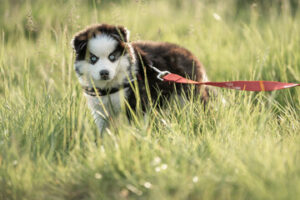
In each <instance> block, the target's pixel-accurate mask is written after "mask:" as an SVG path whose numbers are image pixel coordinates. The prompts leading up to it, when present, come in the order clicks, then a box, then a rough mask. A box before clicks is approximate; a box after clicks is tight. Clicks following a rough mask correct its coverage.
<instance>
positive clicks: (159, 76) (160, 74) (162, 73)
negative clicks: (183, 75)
mask: <svg viewBox="0 0 300 200" xmlns="http://www.w3.org/2000/svg"><path fill="white" fill-rule="evenodd" d="M167 74H171V72H169V71H160V72H159V73H158V75H157V77H156V78H158V79H159V80H161V81H163V80H164V79H163V78H162V77H164V76H165V75H167Z"/></svg>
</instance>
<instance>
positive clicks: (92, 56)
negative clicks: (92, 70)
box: [90, 54, 99, 64]
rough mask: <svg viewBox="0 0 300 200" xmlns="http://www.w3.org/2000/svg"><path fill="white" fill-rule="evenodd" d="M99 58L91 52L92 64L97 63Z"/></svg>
mask: <svg viewBox="0 0 300 200" xmlns="http://www.w3.org/2000/svg"><path fill="white" fill-rule="evenodd" d="M98 59H99V58H98V57H97V56H95V55H92V54H91V56H90V62H91V63H92V64H95V63H96V62H97V61H98Z"/></svg>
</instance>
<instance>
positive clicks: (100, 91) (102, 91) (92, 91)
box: [83, 83, 130, 97]
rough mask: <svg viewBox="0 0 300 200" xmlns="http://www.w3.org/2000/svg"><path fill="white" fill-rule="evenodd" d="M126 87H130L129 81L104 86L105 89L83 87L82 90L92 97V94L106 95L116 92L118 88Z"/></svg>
mask: <svg viewBox="0 0 300 200" xmlns="http://www.w3.org/2000/svg"><path fill="white" fill-rule="evenodd" d="M128 87H130V83H125V84H123V85H122V86H120V87H113V88H106V89H101V88H92V87H83V90H84V92H85V93H86V94H87V95H90V96H93V97H94V96H106V95H110V94H114V93H116V92H118V91H119V90H121V89H125V88H128Z"/></svg>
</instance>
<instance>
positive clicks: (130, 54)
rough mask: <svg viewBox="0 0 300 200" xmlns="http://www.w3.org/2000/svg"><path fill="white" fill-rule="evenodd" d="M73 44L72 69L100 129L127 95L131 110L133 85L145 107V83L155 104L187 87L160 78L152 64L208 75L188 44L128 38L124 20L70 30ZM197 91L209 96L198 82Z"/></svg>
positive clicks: (182, 72) (195, 77) (186, 73)
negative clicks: (73, 67)
mask: <svg viewBox="0 0 300 200" xmlns="http://www.w3.org/2000/svg"><path fill="white" fill-rule="evenodd" d="M72 45H73V48H74V50H75V52H76V60H75V64H74V66H75V71H76V73H77V76H78V79H79V82H80V84H81V85H82V87H83V88H84V91H85V95H86V97H87V101H88V105H89V107H90V109H91V111H92V114H93V116H94V118H95V122H96V124H97V126H98V128H99V130H100V132H102V131H103V129H104V128H105V126H106V122H107V119H108V118H109V117H112V116H113V115H115V114H118V113H119V111H120V110H121V107H122V104H123V103H124V102H125V101H127V102H128V104H127V106H128V105H129V106H130V107H131V109H132V110H135V109H136V106H137V99H136V94H135V92H134V88H133V85H135V86H136V85H137V86H138V91H139V92H138V93H139V95H140V101H141V107H142V109H143V110H146V108H147V106H149V95H148V94H147V89H146V88H147V87H146V84H147V83H148V85H149V91H150V95H151V99H152V101H158V102H157V103H158V105H161V104H163V102H164V101H166V100H168V99H169V98H170V97H171V96H172V95H174V94H175V93H176V95H179V96H180V95H182V92H184V93H188V91H190V87H189V86H188V85H183V84H170V83H167V82H163V81H161V80H160V79H158V78H157V75H158V72H157V70H155V69H154V68H153V66H154V67H155V68H157V69H159V70H161V71H169V72H171V73H176V74H179V75H181V76H185V77H189V78H191V79H193V80H196V81H207V78H206V73H205V70H204V68H203V66H202V64H201V63H200V62H199V61H198V60H197V58H196V57H195V56H194V55H193V54H192V53H191V52H189V51H188V50H186V49H184V48H182V47H180V46H178V45H175V44H170V43H166V42H129V31H128V30H127V29H126V28H124V27H123V26H113V25H107V24H99V25H93V26H90V27H87V28H86V29H84V30H82V31H80V32H79V33H77V34H76V35H75V36H74V38H73V40H72ZM134 81H136V82H135V83H137V84H133V82H134ZM196 91H197V93H198V94H200V95H201V98H202V100H203V101H204V102H206V101H207V100H208V89H207V88H206V86H204V85H202V86H197V87H196Z"/></svg>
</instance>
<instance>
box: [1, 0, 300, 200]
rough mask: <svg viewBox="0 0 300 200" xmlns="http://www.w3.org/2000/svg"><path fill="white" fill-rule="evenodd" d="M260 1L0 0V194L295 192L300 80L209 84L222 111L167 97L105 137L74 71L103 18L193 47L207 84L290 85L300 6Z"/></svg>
mask: <svg viewBox="0 0 300 200" xmlns="http://www.w3.org/2000/svg"><path fill="white" fill-rule="evenodd" d="M247 2H250V1H247ZM259 2H261V1H258V3H257V4H255V5H254V4H249V5H248V4H245V5H244V6H242V7H239V5H240V4H241V1H238V0H236V1H234V0H230V1H226V2H222V1H199V2H198V1H192V0H191V1H179V0H176V1H171V0H169V1H166V0H165V1H151V2H149V1H134V0H130V1H96V0H95V1H92V0H91V1H83V0H81V1H74V2H73V1H59V0H55V1H42V0H35V1H33V0H32V1H30V0H28V1H9V0H2V1H1V5H0V36H1V37H0V199H1V200H2V199H3V200H10V199H16V200H20V199H28V200H33V199H74V200H75V199H97V200H98V199H221V200H222V199H228V200H231V199H270V200H274V199H298V198H299V196H300V187H299V186H300V134H299V133H300V90H299V88H292V89H287V90H282V91H276V92H266V93H251V92H241V91H232V90H225V89H217V91H218V92H219V93H221V94H222V95H223V96H224V97H225V98H226V99H227V101H228V104H227V105H226V106H223V105H222V104H221V103H220V99H216V100H214V101H211V102H210V105H209V106H210V107H211V109H207V110H205V111H204V110H203V107H202V106H201V104H200V102H199V101H191V102H189V101H187V102H185V104H184V105H180V104H178V103H176V101H175V102H171V103H170V105H168V106H167V108H165V109H162V110H160V109H153V110H151V112H149V113H147V114H146V116H145V117H141V118H139V120H137V121H134V122H132V123H131V124H129V123H127V121H126V119H125V117H124V116H120V119H118V120H119V121H118V123H115V124H117V125H114V126H112V127H111V129H110V130H109V131H108V132H107V133H106V134H105V136H104V138H101V137H99V134H98V132H97V128H96V126H95V124H94V123H93V119H92V117H91V115H90V112H89V110H88V109H87V105H86V101H85V98H84V96H83V95H82V91H81V89H80V86H79V84H78V82H77V79H76V76H75V73H74V70H73V60H74V55H73V53H72V49H71V47H70V40H71V38H72V36H73V35H74V33H75V32H77V31H79V30H80V29H82V28H84V27H85V26H86V25H89V24H92V23H98V22H99V23H102V22H106V23H110V24H122V25H124V26H126V27H128V29H129V30H131V40H138V39H142V40H155V41H169V42H174V43H178V44H180V45H182V46H184V47H186V48H188V49H190V50H191V51H192V52H193V53H194V54H195V55H196V56H197V57H198V58H199V59H200V60H201V62H202V63H203V64H204V65H205V66H206V70H207V73H208V76H209V78H210V80H212V81H228V80H260V79H264V80H274V81H286V82H298V83H299V82H300V23H299V21H300V14H299V11H298V10H299V9H298V10H297V9H295V6H293V7H292V9H291V8H290V7H289V4H288V1H282V2H283V5H281V6H277V5H274V4H272V6H271V5H270V6H269V7H268V10H266V7H264V9H263V10H264V12H262V11H261V10H262V8H261V7H260V6H261V4H259ZM274 2H277V3H278V2H281V1H274ZM292 2H293V5H295V2H297V1H292ZM265 5H267V4H264V6H265ZM216 14H217V15H219V16H220V20H217V19H218V17H214V15H215V16H216ZM212 107H213V108H212ZM150 186H151V187H150ZM149 187H150V188H149Z"/></svg>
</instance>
